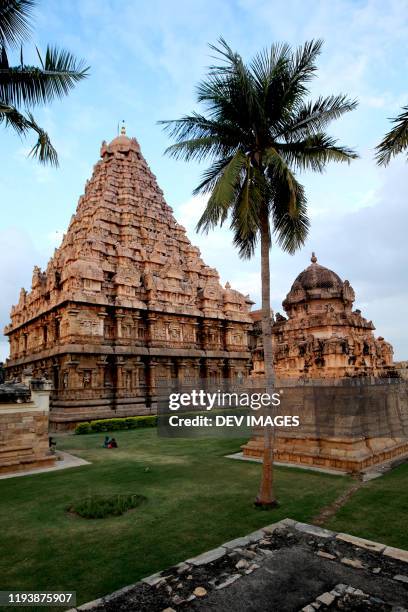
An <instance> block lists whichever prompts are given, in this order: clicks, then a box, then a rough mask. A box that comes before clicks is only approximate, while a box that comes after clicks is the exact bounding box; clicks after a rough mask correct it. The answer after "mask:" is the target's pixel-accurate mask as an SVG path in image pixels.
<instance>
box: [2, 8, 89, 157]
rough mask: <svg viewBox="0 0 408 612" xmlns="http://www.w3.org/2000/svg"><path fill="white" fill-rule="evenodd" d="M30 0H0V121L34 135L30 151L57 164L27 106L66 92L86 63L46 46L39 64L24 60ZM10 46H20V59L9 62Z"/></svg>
mask: <svg viewBox="0 0 408 612" xmlns="http://www.w3.org/2000/svg"><path fill="white" fill-rule="evenodd" d="M35 4H36V3H35V1H34V0H0V124H1V123H3V124H4V125H5V127H6V128H11V129H13V130H15V131H16V132H17V134H19V135H20V136H25V135H27V133H29V132H34V133H36V135H37V142H36V144H35V145H34V146H33V148H32V149H31V151H30V155H31V156H32V157H37V158H38V160H39V161H40V162H41V163H44V164H45V163H50V164H51V165H54V166H57V165H58V155H57V152H56V150H55V149H54V147H53V146H52V144H51V141H50V138H49V136H48V134H47V133H46V132H45V130H43V129H42V128H41V127H40V126H39V125H38V124H37V122H36V121H35V119H34V116H33V114H32V112H31V110H32V109H33V108H34V107H35V106H38V105H41V104H48V103H49V102H52V100H54V98H62V97H63V96H65V95H67V94H68V93H69V90H70V89H72V88H73V87H74V86H75V83H77V82H78V81H80V80H81V79H84V78H85V77H86V76H87V74H88V70H89V68H88V67H85V65H84V62H83V61H77V60H76V59H75V57H74V56H73V55H72V54H71V53H69V52H68V51H65V50H59V49H57V47H50V46H47V50H46V53H45V56H44V57H43V56H41V54H40V52H39V50H38V49H37V48H36V50H37V55H38V59H39V63H40V65H39V66H32V65H27V64H25V63H24V58H23V47H22V43H23V42H24V41H26V40H28V39H29V37H30V34H31V29H32V9H33V7H34V5H35ZM11 47H20V62H19V64H18V65H17V66H10V63H9V52H10V48H11Z"/></svg>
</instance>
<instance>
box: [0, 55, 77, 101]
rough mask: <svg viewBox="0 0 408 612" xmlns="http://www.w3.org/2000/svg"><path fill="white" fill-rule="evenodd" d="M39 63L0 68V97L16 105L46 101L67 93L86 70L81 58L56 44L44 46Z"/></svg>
mask: <svg viewBox="0 0 408 612" xmlns="http://www.w3.org/2000/svg"><path fill="white" fill-rule="evenodd" d="M42 65H43V66H44V67H41V68H38V67H37V66H27V65H23V66H18V67H9V68H0V99H1V100H2V101H3V102H4V103H5V104H9V105H11V106H16V107H19V106H21V105H23V104H24V105H28V106H30V107H32V106H35V105H38V104H45V103H48V102H51V101H52V100H53V99H54V98H62V97H63V96H65V95H67V94H68V93H69V91H70V90H71V89H72V88H73V87H74V86H75V84H76V83H77V82H78V81H80V80H82V79H84V78H86V77H87V76H88V71H89V67H87V66H85V64H84V61H83V60H79V61H78V60H77V59H76V58H75V57H74V56H73V55H72V54H71V53H69V52H68V51H65V50H59V49H57V48H55V47H47V51H46V54H45V58H44V59H43V60H42Z"/></svg>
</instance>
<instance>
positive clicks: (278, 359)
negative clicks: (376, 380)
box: [251, 253, 397, 379]
mask: <svg viewBox="0 0 408 612" xmlns="http://www.w3.org/2000/svg"><path fill="white" fill-rule="evenodd" d="M354 300H355V294H354V290H353V288H352V286H351V285H350V283H349V281H348V280H345V281H344V282H343V281H342V280H341V278H340V277H339V276H338V275H337V274H336V273H335V272H333V271H332V270H329V269H328V268H325V267H324V266H321V265H320V264H318V263H317V258H316V256H315V255H314V253H313V255H312V259H311V265H310V266H309V267H308V268H306V270H303V272H301V273H300V274H299V275H298V276H297V278H296V279H295V282H294V283H293V285H292V287H291V289H290V291H289V293H288V294H287V296H286V299H285V300H284V301H283V304H282V305H283V308H284V310H285V312H286V314H287V318H286V317H284V316H282V315H281V314H279V313H277V315H276V317H275V320H274V324H273V327H272V334H273V354H274V366H275V371H276V375H277V377H278V378H282V379H286V378H289V379H313V378H315V379H321V378H334V379H336V378H343V377H356V376H357V377H366V376H372V377H385V378H388V377H393V376H396V375H397V374H396V370H395V368H394V366H393V349H392V346H391V344H389V343H388V342H386V341H385V340H384V338H382V337H379V338H375V337H374V334H373V330H374V329H375V327H374V325H373V323H372V321H367V320H366V319H364V317H363V316H362V314H361V311H360V310H353V302H354ZM260 315H261V313H260V311H254V312H253V313H251V316H252V318H253V320H254V329H253V331H252V334H251V335H252V339H251V343H252V349H253V350H252V354H253V360H254V371H253V375H254V376H261V375H263V373H264V365H263V347H262V335H261V316H260Z"/></svg>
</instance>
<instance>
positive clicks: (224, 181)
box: [197, 151, 247, 232]
mask: <svg viewBox="0 0 408 612" xmlns="http://www.w3.org/2000/svg"><path fill="white" fill-rule="evenodd" d="M245 168H247V158H246V157H245V155H244V154H243V153H242V151H237V152H236V153H235V155H234V156H233V157H232V158H231V159H230V161H229V162H228V163H227V164H226V165H225V166H224V168H223V169H221V170H220V172H219V173H218V177H217V179H216V180H215V181H214V186H213V188H212V193H211V196H210V199H209V200H208V203H207V207H206V209H205V211H204V213H203V214H202V216H201V218H200V220H199V221H198V223H197V231H203V232H208V231H209V230H210V229H213V228H214V227H215V226H216V225H222V224H223V223H224V221H225V220H226V218H227V217H228V212H229V209H230V208H231V206H232V205H233V204H234V202H235V199H236V195H237V193H238V192H239V190H240V187H241V183H242V180H243V174H244V171H245Z"/></svg>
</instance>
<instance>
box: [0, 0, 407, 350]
mask: <svg viewBox="0 0 408 612" xmlns="http://www.w3.org/2000/svg"><path fill="white" fill-rule="evenodd" d="M220 35H222V36H224V38H226V40H227V41H228V42H229V44H230V45H231V46H232V47H233V48H235V49H237V50H238V51H239V52H240V53H241V55H242V56H243V57H244V58H245V59H250V57H251V56H252V55H253V54H254V53H255V52H256V51H257V50H259V49H260V48H262V47H264V46H268V45H270V44H271V43H272V42H276V41H286V42H289V43H290V44H292V45H298V44H301V43H303V42H304V41H305V40H308V39H310V38H323V39H324V40H325V45H324V48H323V52H322V55H321V57H320V60H319V73H318V78H317V79H316V80H315V82H314V83H313V84H312V86H311V90H312V91H311V93H312V95H313V96H316V95H318V94H324V95H327V94H331V93H338V92H344V93H347V94H348V95H349V96H350V97H352V98H358V100H359V107H358V109H357V110H356V111H354V112H353V113H350V114H349V115H348V116H346V117H345V118H343V119H341V120H340V121H338V122H337V123H334V124H333V125H332V127H331V129H330V132H331V134H332V135H334V136H336V137H338V138H339V139H340V140H341V142H342V143H343V144H347V145H349V146H353V147H355V148H356V149H357V150H358V152H359V154H360V156H361V157H360V159H359V160H358V161H356V162H354V163H353V164H352V165H350V166H344V165H341V166H332V167H330V168H329V169H328V170H327V172H326V173H325V174H324V175H318V176H317V175H312V174H304V175H302V176H301V180H302V181H303V183H304V185H305V187H306V190H307V195H308V200H309V206H310V214H311V219H312V231H311V233H310V238H309V240H308V242H307V244H306V245H305V247H304V249H302V250H301V251H300V252H298V253H297V254H296V255H295V256H293V257H291V256H289V255H286V254H283V253H280V252H279V250H278V249H277V248H276V249H272V253H271V266H272V300H273V306H274V309H275V310H281V304H280V303H281V301H282V299H283V298H284V296H285V294H286V293H287V291H288V290H289V288H290V285H291V283H292V282H293V279H294V277H295V276H296V275H297V274H298V273H299V272H300V271H301V270H302V269H303V268H305V267H306V266H307V265H308V263H309V259H310V254H311V251H312V250H314V251H316V253H317V255H318V258H319V262H320V263H321V264H322V265H327V266H328V267H331V268H332V269H334V270H335V271H336V272H337V273H338V274H339V275H340V276H341V277H342V278H348V279H349V280H350V282H351V284H352V286H353V287H354V289H355V291H356V294H357V302H356V307H359V308H361V309H362V311H363V314H364V315H365V316H366V317H367V318H368V319H372V320H373V321H374V323H375V325H376V327H377V334H378V335H383V336H384V337H385V338H386V339H387V340H389V341H391V342H392V343H393V345H394V348H395V354H396V358H398V359H407V358H408V331H407V326H406V324H405V318H406V315H407V308H406V304H407V301H408V281H407V274H406V270H407V268H408V250H407V248H406V242H407V238H406V234H407V231H406V228H407V225H408V207H407V205H406V204H407V203H406V193H407V188H408V179H407V176H408V166H407V165H406V162H405V159H404V158H403V157H401V158H399V159H396V160H395V161H394V162H393V163H392V164H391V165H390V166H389V168H387V169H385V170H384V169H379V168H377V167H376V166H375V164H374V162H373V148H374V146H375V145H376V144H377V143H378V141H379V140H380V139H381V137H382V135H383V134H384V133H385V131H386V130H387V129H389V122H388V120H387V118H388V117H392V116H395V115H396V114H398V112H399V109H400V107H401V106H402V105H404V104H408V80H407V78H406V75H407V73H408V70H407V68H408V2H407V1H405V0H394V1H393V0H388V1H387V2H383V1H361V2H360V1H344V0H342V1H336V0H330V2H329V1H327V0H326V1H321V2H319V1H308V0H302V1H294V0H285V1H284V2H283V1H273V0H269V1H267V0H265V1H264V0H223V2H220V1H219V0H218V1H215V0H194V1H189V2H187V1H180V0H179V1H177V2H166V1H164V0H150V1H145V2H142V1H141V0H140V1H139V0H78V1H74V0H66V1H65V0H59V1H58V2H55V0H54V1H52V0H49V1H43V2H40V3H39V5H38V7H37V9H36V28H35V32H34V35H33V40H32V45H30V44H27V46H26V50H25V59H26V61H27V60H28V59H29V58H30V56H31V57H32V58H33V59H35V58H34V55H33V54H32V50H33V48H34V44H37V45H38V46H39V47H40V48H41V49H45V47H46V44H47V42H49V43H55V44H58V45H59V46H62V47H66V48H68V49H69V50H71V51H73V52H75V54H76V55H77V56H79V57H83V58H85V59H86V61H87V63H89V64H90V66H91V73H90V77H89V78H88V79H87V81H85V82H82V83H80V84H79V85H78V86H77V88H76V89H75V90H74V91H73V92H72V94H71V95H70V96H69V97H68V98H66V99H64V100H62V101H56V102H55V103H53V104H52V105H51V106H50V107H47V108H40V109H37V110H36V112H35V115H36V118H37V120H38V122H39V123H41V124H42V125H43V126H44V127H46V129H47V130H48V132H49V133H50V135H51V137H52V140H53V142H54V144H55V146H56V148H57V149H58V152H59V156H60V168H59V169H58V170H54V169H51V168H44V167H41V166H39V165H38V163H36V162H35V161H32V160H27V159H26V154H27V152H28V151H29V149H30V148H31V146H32V142H31V140H30V139H28V140H27V141H23V142H22V141H20V140H19V139H18V137H17V136H15V135H14V134H11V133H8V132H6V131H5V130H2V131H1V138H2V147H1V149H0V167H1V173H0V199H1V216H0V257H1V262H2V263H1V265H0V287H1V288H2V297H1V301H0V325H1V326H3V325H4V324H6V322H7V319H8V312H9V308H10V305H11V304H12V303H14V302H15V301H17V298H18V293H19V289H20V287H21V286H25V287H29V286H30V282H31V274H32V268H33V266H34V264H35V263H37V264H39V265H42V266H45V264H46V262H47V260H48V258H49V257H50V255H51V254H52V252H53V249H54V248H55V246H57V245H58V243H59V240H60V238H61V235H62V232H63V231H64V229H65V228H66V227H67V225H68V222H69V219H70V217H71V215H72V214H73V213H74V212H75V208H76V204H77V201H78V198H79V196H80V195H81V194H82V192H83V188H84V183H85V180H86V179H87V178H89V176H90V175H91V173H92V168H93V165H94V164H95V163H96V161H97V159H98V156H99V148H100V144H101V142H102V140H104V139H105V140H108V141H109V140H110V139H112V138H113V137H114V136H115V135H116V130H117V124H118V122H119V121H120V120H122V119H125V120H126V124H127V132H128V134H129V135H131V136H136V138H137V139H138V141H139V143H140V145H141V148H142V151H143V154H144V156H145V157H146V159H147V161H148V163H149V164H150V166H151V168H152V170H153V172H154V173H155V174H156V176H157V179H158V182H159V184H160V186H161V188H162V189H163V191H164V193H165V196H166V199H167V201H168V203H169V204H170V205H171V206H172V207H173V208H174V211H175V215H176V217H177V219H178V221H179V222H180V223H182V224H183V225H185V226H186V228H187V230H188V233H189V236H190V239H191V240H192V242H193V243H194V244H197V245H198V246H199V247H200V248H201V250H202V254H203V258H204V259H205V261H206V262H207V263H208V264H210V265H212V266H215V267H217V268H218V270H219V272H220V274H221V278H222V280H223V282H226V281H227V280H228V281H230V282H231V283H232V284H233V286H235V287H236V288H238V289H240V290H242V291H244V292H245V293H250V294H251V296H253V298H254V299H255V300H256V301H257V300H259V292H260V279H259V261H258V259H257V258H254V260H252V261H250V262H241V261H240V260H239V259H238V257H237V255H236V254H235V253H234V251H233V247H232V246H231V237H230V235H229V232H228V230H227V229H223V230H220V231H217V232H215V233H214V234H211V235H210V236H207V237H203V236H197V235H195V233H194V225H195V222H196V220H197V219H198V217H199V215H200V211H201V209H202V207H203V205H204V202H203V199H202V198H192V196H191V192H192V190H193V188H194V186H195V185H196V184H197V182H198V178H199V176H200V172H201V171H202V170H204V168H205V165H203V166H198V165H192V164H189V165H187V164H185V163H183V162H176V161H174V160H171V159H168V158H166V157H164V155H163V151H164V149H165V148H166V146H167V145H168V144H169V141H168V138H167V136H166V135H165V134H164V133H163V132H162V130H161V128H160V126H158V125H157V121H158V120H160V119H168V118H176V117H179V116H180V115H182V114H184V113H189V112H190V111H192V110H193V109H195V108H197V105H196V102H195V92H194V88H195V85H196V84H197V82H198V81H199V80H200V78H201V77H203V75H204V74H205V70H206V66H208V65H209V64H210V63H211V62H212V59H211V51H210V50H209V48H208V43H209V42H216V40H217V38H218V37H219V36H220ZM226 252H227V253H228V257H226V256H225V253H226ZM6 354H7V342H3V341H1V340H0V358H2V357H3V358H4V357H5V356H6Z"/></svg>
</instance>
